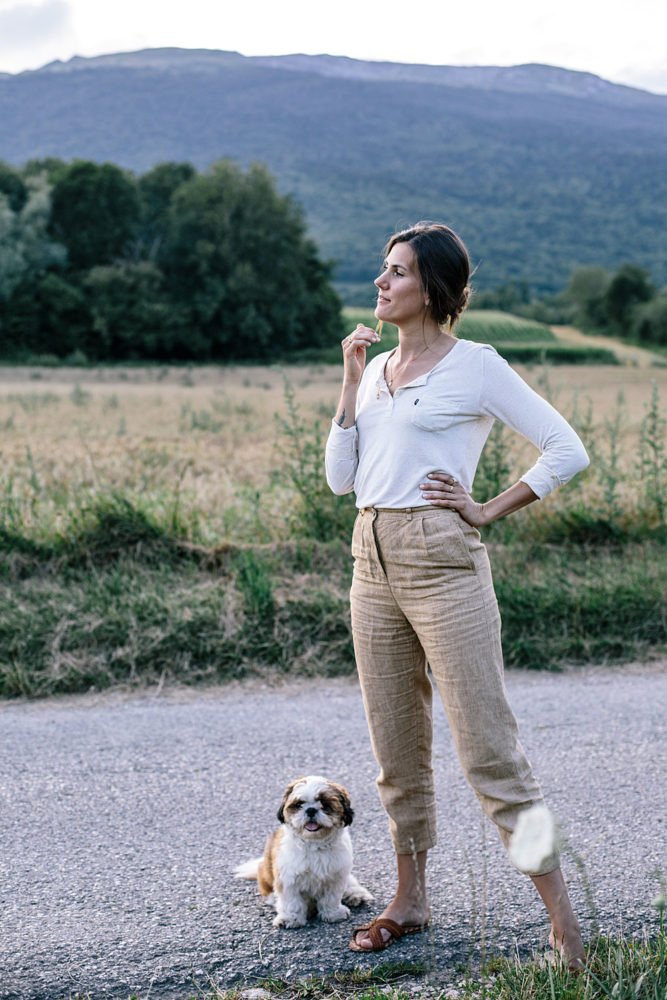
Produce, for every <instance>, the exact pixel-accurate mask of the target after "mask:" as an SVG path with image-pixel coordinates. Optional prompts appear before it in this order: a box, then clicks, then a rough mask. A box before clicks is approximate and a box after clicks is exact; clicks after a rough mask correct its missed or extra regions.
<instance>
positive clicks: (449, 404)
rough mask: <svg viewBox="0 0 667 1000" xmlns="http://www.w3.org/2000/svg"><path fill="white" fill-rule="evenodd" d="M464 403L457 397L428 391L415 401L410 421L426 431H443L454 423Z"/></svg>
mask: <svg viewBox="0 0 667 1000" xmlns="http://www.w3.org/2000/svg"><path fill="white" fill-rule="evenodd" d="M462 406H463V401H462V400H461V399H457V398H456V397H455V396H449V395H446V394H444V393H442V392H438V393H436V392H433V390H430V391H429V390H428V389H426V391H425V392H423V393H421V394H420V393H419V392H417V395H416V396H415V399H414V400H413V403H412V407H411V412H410V420H411V422H412V423H413V424H414V425H415V426H416V427H421V429H422V430H424V431H442V430H444V429H445V428H446V427H449V426H450V424H452V423H454V421H455V419H456V416H457V415H458V413H460V411H461V408H462Z"/></svg>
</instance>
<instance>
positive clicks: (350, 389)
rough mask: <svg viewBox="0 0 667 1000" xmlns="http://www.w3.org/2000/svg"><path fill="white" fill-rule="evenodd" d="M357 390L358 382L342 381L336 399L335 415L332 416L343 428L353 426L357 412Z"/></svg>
mask: <svg viewBox="0 0 667 1000" xmlns="http://www.w3.org/2000/svg"><path fill="white" fill-rule="evenodd" d="M358 391H359V383H358V382H348V381H347V380H345V381H344V382H343V388H342V390H341V394H340V400H339V401H338V406H337V408H336V416H335V417H334V421H335V423H337V424H338V426H339V427H342V428H343V430H345V429H346V428H348V427H353V426H354V421H355V419H356V413H357V393H358Z"/></svg>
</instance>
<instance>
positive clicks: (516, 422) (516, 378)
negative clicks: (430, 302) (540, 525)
mask: <svg viewBox="0 0 667 1000" xmlns="http://www.w3.org/2000/svg"><path fill="white" fill-rule="evenodd" d="M484 355H485V357H484V361H485V365H484V379H483V387H482V393H481V406H482V408H483V411H484V412H485V413H487V414H488V415H489V416H492V417H495V418H497V419H499V420H502V422H503V423H504V424H507V426H508V427H511V428H512V430H515V431H518V433H519V434H522V435H523V436H524V437H525V438H527V439H528V440H529V441H531V442H532V443H533V444H534V445H535V447H536V448H537V449H538V450H539V451H540V456H539V458H538V459H537V461H536V462H535V464H534V465H533V466H532V468H530V469H528V471H527V472H526V473H524V475H522V476H521V480H522V482H524V483H526V484H527V485H528V486H529V487H530V488H531V490H532V491H533V493H535V494H536V496H538V497H539V498H540V500H541V499H543V498H544V497H546V496H548V495H549V493H552V492H553V490H555V489H556V488H557V487H558V486H562V485H564V483H567V482H568V481H569V480H570V479H572V477H573V476H575V475H576V474H577V473H578V472H581V471H582V470H583V469H585V468H586V466H587V465H588V464H589V458H588V454H587V452H586V449H585V448H584V445H583V443H582V441H581V438H580V437H579V435H578V434H577V433H576V431H574V430H573V429H572V427H570V425H569V424H568V422H567V420H565V418H564V417H562V416H561V414H560V413H559V412H558V411H557V410H555V409H554V408H553V406H552V405H551V403H548V402H547V401H546V399H543V398H542V397H541V396H540V395H538V393H536V392H534V390H533V389H531V388H530V386H529V385H528V384H527V383H526V382H524V380H523V379H522V378H521V376H520V375H518V374H517V373H516V372H515V371H514V370H513V369H512V368H510V366H509V365H508V364H507V362H506V361H505V360H504V359H503V358H501V357H500V356H499V355H498V354H497V353H496V352H495V350H493V349H489V350H488V351H485V352H484Z"/></svg>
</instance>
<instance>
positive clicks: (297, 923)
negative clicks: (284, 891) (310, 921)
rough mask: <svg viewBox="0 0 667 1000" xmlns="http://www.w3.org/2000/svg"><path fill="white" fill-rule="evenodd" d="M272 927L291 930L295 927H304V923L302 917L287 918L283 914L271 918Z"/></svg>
mask: <svg viewBox="0 0 667 1000" xmlns="http://www.w3.org/2000/svg"><path fill="white" fill-rule="evenodd" d="M273 926H274V927H284V928H286V929H293V928H295V927H305V926H306V921H305V920H304V919H303V918H302V917H288V916H287V915H286V914H284V913H279V914H278V915H277V916H276V917H274V918H273Z"/></svg>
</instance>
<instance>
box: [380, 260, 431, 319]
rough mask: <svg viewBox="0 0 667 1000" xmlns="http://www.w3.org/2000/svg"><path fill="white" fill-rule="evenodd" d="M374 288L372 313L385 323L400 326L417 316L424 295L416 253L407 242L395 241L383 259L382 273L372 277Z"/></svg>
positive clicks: (420, 312) (424, 304) (421, 308)
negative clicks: (375, 294) (375, 299)
mask: <svg viewBox="0 0 667 1000" xmlns="http://www.w3.org/2000/svg"><path fill="white" fill-rule="evenodd" d="M375 285H376V287H377V290H378V300H377V306H376V308H375V315H376V316H377V318H378V319H382V320H385V321H386V322H387V323H395V324H396V326H401V325H403V324H405V323H407V322H409V321H410V320H413V319H417V318H421V317H423V315H424V308H425V306H426V295H425V292H424V288H423V286H422V282H421V276H420V274H419V267H418V264H417V257H416V256H415V252H414V250H413V249H412V247H411V246H410V244H409V243H395V244H394V246H393V247H392V248H391V250H390V251H389V256H388V257H387V259H386V260H385V262H384V267H383V270H382V274H380V275H378V277H377V278H376V279H375Z"/></svg>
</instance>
